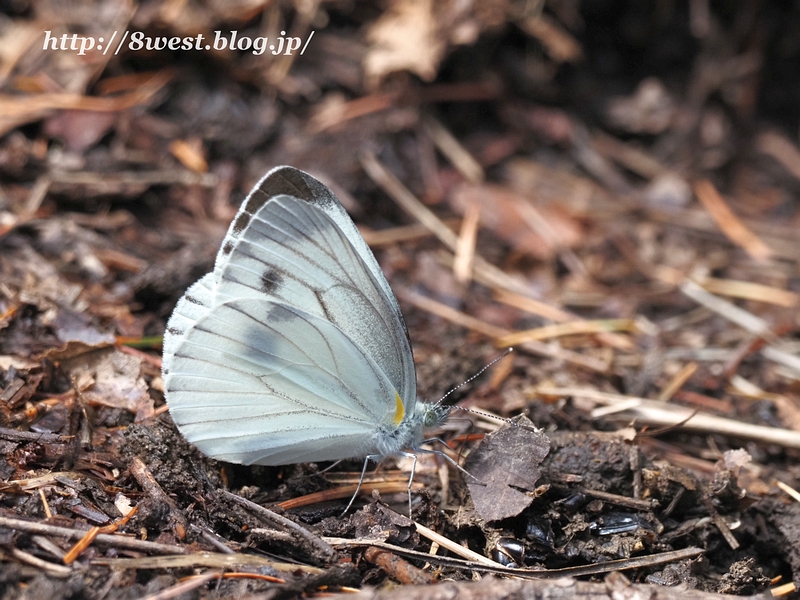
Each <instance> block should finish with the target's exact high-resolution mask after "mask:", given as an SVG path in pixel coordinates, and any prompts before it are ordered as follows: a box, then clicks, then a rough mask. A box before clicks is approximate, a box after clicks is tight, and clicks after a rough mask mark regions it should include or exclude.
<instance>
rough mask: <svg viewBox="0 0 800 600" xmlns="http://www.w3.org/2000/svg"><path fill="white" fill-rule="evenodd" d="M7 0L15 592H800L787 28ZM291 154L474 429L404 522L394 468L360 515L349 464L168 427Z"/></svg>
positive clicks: (627, 18)
mask: <svg viewBox="0 0 800 600" xmlns="http://www.w3.org/2000/svg"><path fill="white" fill-rule="evenodd" d="M2 7H3V9H2V10H3V13H2V16H0V86H2V89H0V479H1V481H0V598H2V599H3V600H6V599H8V600H12V599H13V600H17V599H38V598H52V599H77V598H87V599H91V600H102V599H106V598H121V599H128V598H130V599H133V598H153V599H155V598H165V599H166V598H176V597H179V598H204V599H205V598H209V599H212V598H213V599H224V598H275V599H277V598H294V597H321V596H329V595H334V594H336V595H338V594H348V597H364V598H367V597H369V598H386V599H389V598H395V597H398V596H399V595H401V594H402V598H403V600H411V599H412V598H413V599H416V598H434V597H436V598H440V597H448V598H449V597H459V598H473V597H474V598H510V597H520V596H522V595H525V596H526V597H527V596H531V597H550V598H574V597H576V596H581V597H583V596H587V597H592V598H594V597H597V598H610V597H612V596H614V597H619V595H620V594H634V593H641V594H647V597H649V598H677V597H678V595H680V596H681V598H683V600H687V599H691V598H698V599H700V598H717V597H719V596H720V595H723V594H725V595H730V594H733V595H739V596H748V597H754V598H755V597H765V598H766V597H775V596H784V597H787V598H798V597H800V594H798V592H797V591H796V586H797V585H800V492H798V491H797V490H798V489H799V488H800V462H798V456H800V336H799V335H798V333H799V332H800V313H799V312H798V306H799V304H800V303H799V301H798V300H799V299H800V269H799V268H798V265H799V264H800V244H798V239H800V202H799V201H798V200H799V199H800V139H798V134H799V133H800V43H798V40H800V5H798V4H797V3H791V2H731V3H711V2H709V1H708V0H688V2H674V1H673V0H653V1H647V2H614V1H611V0H604V1H599V0H596V1H589V0H547V1H546V2H545V1H538V0H528V1H522V0H519V1H517V0H505V1H503V0H501V1H499V2H489V1H487V0H465V1H461V2H455V1H450V0H448V1H445V2H434V1H433V0H386V1H383V2H349V1H345V0H330V1H322V0H284V1H270V0H237V1H236V2H233V3H223V2H196V1H193V0H188V1H184V2H181V1H172V0H163V1H162V0H153V1H149V2H142V3H139V4H133V3H130V2H126V1H123V0H97V1H96V2H93V3H79V2H72V1H60V2H55V1H52V0H51V1H47V0H41V1H40V0H27V1H26V0H18V1H8V2H5V3H3V4H2ZM279 165H289V166H292V167H295V168H297V169H301V170H303V171H307V172H308V173H310V174H311V175H313V176H314V177H316V178H317V179H319V180H320V181H322V182H323V183H324V184H325V185H327V186H328V187H330V188H331V190H332V191H333V192H334V193H335V194H336V196H337V197H338V199H339V200H340V201H341V203H342V204H343V205H344V207H345V208H346V209H347V211H348V212H349V213H350V215H351V216H352V217H353V220H354V221H355V223H356V224H357V226H358V228H359V231H360V232H361V234H362V235H363V237H364V239H365V240H366V242H367V243H368V244H369V246H370V247H371V248H372V250H373V252H374V253H375V256H376V258H377V260H378V262H379V264H380V267H381V269H382V271H383V273H384V274H385V275H386V278H387V280H388V281H389V283H390V285H391V287H392V289H393V291H394V293H395V294H396V295H397V298H398V301H399V304H400V307H401V309H402V312H403V315H404V317H405V322H406V325H407V327H408V331H409V336H410V339H411V343H412V346H413V354H414V363H415V365H416V371H417V388H418V390H417V391H418V396H419V398H420V399H421V400H422V401H428V402H436V401H437V400H439V399H440V398H442V397H443V396H444V395H445V394H446V393H447V392H448V391H450V390H452V389H453V388H455V387H457V386H459V387H458V389H456V390H455V391H453V392H452V393H451V394H449V395H448V396H447V398H446V399H445V400H444V404H447V405H458V406H459V407H462V408H466V409H470V410H472V411H474V412H471V413H470V412H467V411H462V410H459V409H455V408H454V409H452V410H451V413H450V414H451V417H450V419H449V420H448V421H447V422H446V423H445V424H444V426H443V427H441V428H439V430H438V431H436V432H435V434H434V435H436V436H437V437H439V438H441V439H442V440H444V441H445V442H446V445H443V444H438V443H437V444H435V445H433V446H431V447H432V448H434V449H436V450H439V451H440V454H430V453H420V454H419V455H418V457H417V464H416V469H415V474H414V478H413V481H412V482H411V489H412V493H411V501H410V510H411V514H410V518H409V496H408V494H407V488H408V486H409V476H410V473H411V469H412V464H413V459H412V458H410V457H408V456H397V457H390V458H387V459H385V460H383V461H382V462H381V463H380V465H379V466H378V467H377V468H376V469H374V471H373V468H374V465H373V467H371V468H370V470H369V471H368V472H367V475H366V477H365V479H364V485H363V486H362V488H361V490H360V494H359V496H358V498H357V499H356V501H355V502H354V504H353V507H352V508H351V509H350V510H349V511H348V512H347V513H346V514H344V515H343V511H344V509H345V506H347V502H348V501H349V499H350V498H351V497H352V495H353V494H354V492H355V490H356V487H357V484H358V482H359V478H360V475H361V469H362V461H361V460H360V459H355V460H346V461H344V462H342V463H340V464H337V465H335V466H332V467H331V463H329V462H320V463H303V464H296V465H294V464H292V465H286V466H244V465H240V464H232V463H227V462H224V461H218V460H214V459H212V458H209V457H206V456H204V455H203V454H202V453H200V452H199V451H198V450H197V449H196V448H195V447H193V446H192V445H191V444H189V443H188V442H187V441H186V440H185V439H184V438H183V437H182V435H181V434H180V433H179V431H178V428H177V427H176V425H175V423H174V422H173V420H172V418H171V416H170V413H169V412H168V410H167V405H166V403H165V382H164V377H163V376H162V371H161V367H162V347H161V345H162V341H163V335H164V332H165V327H166V324H167V320H168V319H169V317H170V315H171V313H172V311H173V309H174V308H175V305H176V303H177V302H178V300H179V299H180V298H181V297H182V296H183V294H184V293H185V292H186V290H187V288H188V287H189V286H190V285H191V284H193V283H194V282H195V281H197V280H198V279H199V278H200V277H202V276H203V275H204V274H205V273H208V272H209V271H211V270H212V269H213V266H214V260H215V256H216V255H217V253H218V252H219V251H220V245H221V244H222V242H223V238H224V237H225V235H226V231H228V228H229V225H230V224H231V221H232V219H234V217H235V215H236V214H237V211H238V210H239V207H240V205H241V203H242V201H243V200H244V198H245V197H246V195H247V194H248V193H249V191H250V190H251V189H252V188H253V186H254V185H255V184H256V183H257V182H258V181H259V180H260V179H261V178H262V177H263V175H264V174H265V173H267V172H268V171H269V170H270V169H272V168H274V167H276V166H279ZM273 283H274V282H273ZM276 285H277V284H276ZM509 347H513V349H514V350H513V352H511V353H510V354H504V353H505V351H506V349H507V348H509ZM496 359H499V360H497V362H493V361H495V360H496ZM490 363H492V364H491V366H489V368H488V369H486V370H485V371H484V372H482V369H483V368H484V367H485V366H486V365H489V364H490ZM478 373H480V374H479V375H478V376H477V377H474V378H473V376H475V375H476V374H478ZM462 382H466V383H465V384H464V385H459V384H461V383H462ZM265 402H266V400H265ZM442 452H446V453H447V456H448V457H449V459H450V460H447V458H446V457H444V456H442V454H441V453H442ZM454 462H457V463H458V464H459V465H460V466H461V467H460V468H456V467H455V466H454ZM328 467H330V469H329V470H326V469H327V468H328ZM323 471H325V472H323Z"/></svg>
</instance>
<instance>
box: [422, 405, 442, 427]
mask: <svg viewBox="0 0 800 600" xmlns="http://www.w3.org/2000/svg"><path fill="white" fill-rule="evenodd" d="M446 414H447V410H445V409H443V408H442V407H440V406H433V407H431V408H429V409H428V410H426V411H425V417H424V418H423V420H422V423H423V425H424V426H425V427H434V426H436V425H438V424H439V423H441V422H442V421H443V420H444V417H445V415H446Z"/></svg>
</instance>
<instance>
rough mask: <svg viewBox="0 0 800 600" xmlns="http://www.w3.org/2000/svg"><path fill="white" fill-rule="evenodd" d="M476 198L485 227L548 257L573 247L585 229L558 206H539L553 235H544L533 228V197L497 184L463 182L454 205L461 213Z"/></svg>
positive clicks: (540, 256)
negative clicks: (530, 216) (529, 209)
mask: <svg viewBox="0 0 800 600" xmlns="http://www.w3.org/2000/svg"><path fill="white" fill-rule="evenodd" d="M473 202H476V203H477V204H478V205H479V206H480V207H481V216H480V221H481V225H482V226H483V227H485V228H488V229H491V230H492V231H494V232H495V234H496V235H498V236H499V237H501V238H502V239H504V240H506V241H507V242H508V243H509V244H511V245H512V246H513V247H514V249H515V250H516V251H517V252H521V253H524V254H530V255H531V256H534V257H536V258H538V259H541V260H545V259H548V258H550V257H552V256H553V254H554V252H555V251H557V250H558V249H559V248H568V247H572V246H574V245H575V244H577V243H578V241H579V240H580V239H581V236H582V230H581V227H580V225H579V224H578V222H577V221H575V220H574V219H572V218H571V217H570V216H569V215H568V214H566V213H564V212H563V211H561V210H559V209H558V208H557V207H554V206H540V205H537V206H536V210H537V212H538V213H539V215H540V216H541V217H542V219H543V220H544V221H546V222H547V225H548V229H549V232H550V237H551V239H548V240H545V239H543V238H542V237H541V236H540V235H539V234H538V233H537V232H535V231H533V230H532V229H531V226H530V223H529V219H528V218H527V215H526V213H525V209H526V206H527V207H530V206H531V203H530V199H529V198H526V197H525V196H522V195H520V194H517V193H516V192H513V191H511V190H510V189H509V188H505V187H501V186H497V185H488V184H481V185H469V184H463V185H461V186H459V187H458V188H456V189H455V190H454V192H453V194H452V195H451V197H450V204H451V206H452V207H453V208H454V209H455V210H456V211H458V212H460V213H461V214H463V213H464V211H465V210H466V208H467V207H468V206H469V205H470V204H472V203H473Z"/></svg>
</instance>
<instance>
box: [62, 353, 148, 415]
mask: <svg viewBox="0 0 800 600" xmlns="http://www.w3.org/2000/svg"><path fill="white" fill-rule="evenodd" d="M141 366H142V360H141V359H140V358H138V357H136V356H132V355H130V354H125V353H123V352H120V351H119V350H118V349H116V348H113V347H111V348H103V349H101V350H94V351H91V352H85V353H83V354H80V355H79V356H75V357H74V358H70V359H67V360H64V361H62V362H61V368H62V369H63V370H64V371H65V372H66V373H67V374H68V375H69V376H70V379H71V380H72V381H73V382H75V385H76V386H77V387H78V389H79V391H80V392H81V393H82V395H83V397H84V398H85V399H86V400H87V401H88V402H90V403H93V404H99V405H102V406H110V407H113V408H122V409H125V410H128V411H130V412H132V413H134V414H136V421H141V420H143V419H146V418H148V417H150V416H152V414H153V400H152V398H150V395H149V394H148V392H147V384H146V383H145V381H144V378H143V377H142V373H141Z"/></svg>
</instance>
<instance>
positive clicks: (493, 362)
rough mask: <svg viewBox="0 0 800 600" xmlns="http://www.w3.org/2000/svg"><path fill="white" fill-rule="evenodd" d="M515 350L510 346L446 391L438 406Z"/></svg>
mask: <svg viewBox="0 0 800 600" xmlns="http://www.w3.org/2000/svg"><path fill="white" fill-rule="evenodd" d="M513 351H514V349H513V348H509V349H507V350H506V351H505V352H503V353H502V354H501V355H500V356H498V357H497V358H495V359H494V360H493V361H492V362H490V363H489V364H488V365H486V366H484V367H483V368H482V369H481V370H480V371H478V372H477V373H475V375H473V376H472V377H470V378H469V379H467V380H466V381H462V382H461V383H459V384H458V385H457V386H456V387H454V388H453V389H451V390H450V391H449V392H447V393H446V394H445V395H444V396H442V397H441V398H439V401H438V402H437V403H436V406H440V405H441V404H442V402H444V399H445V398H447V397H448V396H449V395H450V394H452V393H453V392H455V391H456V390H457V389H459V388H462V387H464V386H465V385H467V384H468V383H470V382H471V381H474V380H475V379H477V378H478V377H480V376H481V375H483V372H484V371H486V369H488V368H489V367H491V366H492V365H493V364H495V363H496V362H499V361H501V360H503V359H504V358H505V357H506V356H508V355H509V354H511V353H512V352H513ZM452 408H461V407H452ZM462 410H467V409H462ZM468 412H475V411H468Z"/></svg>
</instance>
